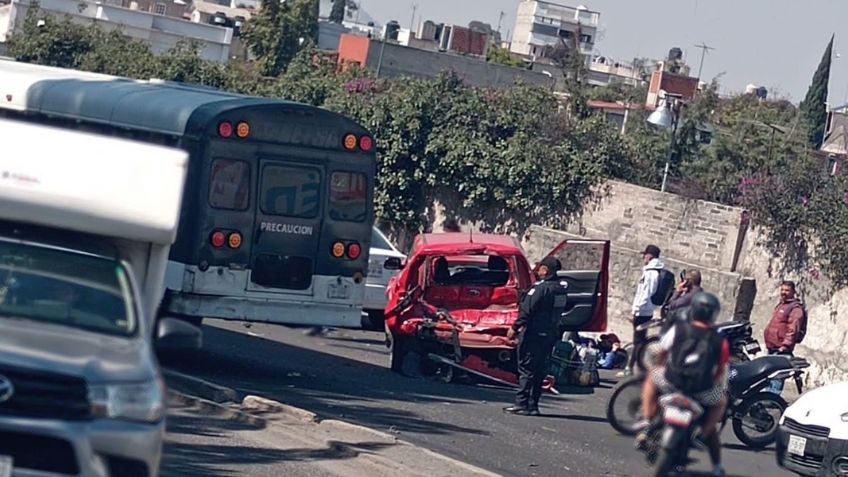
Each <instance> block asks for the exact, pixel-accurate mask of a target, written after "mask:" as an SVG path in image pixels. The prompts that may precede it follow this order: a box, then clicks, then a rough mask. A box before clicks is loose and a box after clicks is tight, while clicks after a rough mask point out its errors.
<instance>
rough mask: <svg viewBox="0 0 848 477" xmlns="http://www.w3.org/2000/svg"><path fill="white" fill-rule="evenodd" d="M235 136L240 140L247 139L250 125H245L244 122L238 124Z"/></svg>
mask: <svg viewBox="0 0 848 477" xmlns="http://www.w3.org/2000/svg"><path fill="white" fill-rule="evenodd" d="M236 136H238V137H240V138H241V139H245V138H247V136H250V124H248V123H246V122H245V121H242V122H240V123H238V125H237V126H236Z"/></svg>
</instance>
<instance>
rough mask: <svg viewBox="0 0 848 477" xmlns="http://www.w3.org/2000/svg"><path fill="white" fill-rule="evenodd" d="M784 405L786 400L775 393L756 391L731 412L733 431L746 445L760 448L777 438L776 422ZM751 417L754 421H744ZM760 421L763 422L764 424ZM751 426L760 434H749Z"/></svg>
mask: <svg viewBox="0 0 848 477" xmlns="http://www.w3.org/2000/svg"><path fill="white" fill-rule="evenodd" d="M786 407H787V404H786V401H784V400H783V398H782V397H780V396H778V395H777V394H774V393H770V392H762V393H757V394H755V395H753V396H751V397H749V398H747V399H745V400H744V401H743V402H742V404H740V405H739V407H738V408H737V410H736V412H734V413H733V433H734V434H736V438H737V439H739V440H740V441H741V442H742V443H743V444H745V445H746V446H748V447H751V448H752V449H762V448H764V447H766V446H768V445H770V444H772V443H773V442H774V441H775V440H776V439H777V429H778V423H779V422H780V416H781V415H783V412H784V411H785V410H786ZM775 413H776V414H775ZM751 419H753V420H754V421H755V422H754V423H753V424H748V423H747V422H746V421H748V420H751ZM757 421H760V422H757ZM760 423H765V426H763V425H761V424H760ZM752 428H753V430H756V431H757V432H759V434H760V435H758V436H756V435H751V434H749V431H750V430H752ZM760 429H763V430H762V431H761V430H760Z"/></svg>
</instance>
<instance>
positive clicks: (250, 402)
mask: <svg viewBox="0 0 848 477" xmlns="http://www.w3.org/2000/svg"><path fill="white" fill-rule="evenodd" d="M241 409H242V410H243V411H245V412H276V413H280V414H285V415H287V416H290V417H293V418H295V419H297V420H299V421H304V422H316V421H317V420H318V416H317V415H316V414H315V413H314V412H311V411H307V410H306V409H301V408H299V407H294V406H289V405H288V404H283V403H281V402H278V401H273V400H271V399H265V398H263V397H259V396H253V395H250V396H246V397H245V398H244V400H242V402H241Z"/></svg>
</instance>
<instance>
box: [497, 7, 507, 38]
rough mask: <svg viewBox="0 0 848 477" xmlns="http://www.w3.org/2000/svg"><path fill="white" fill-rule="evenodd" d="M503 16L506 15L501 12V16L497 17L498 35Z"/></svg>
mask: <svg viewBox="0 0 848 477" xmlns="http://www.w3.org/2000/svg"><path fill="white" fill-rule="evenodd" d="M504 15H506V13H505V12H504V11H503V10H501V14H500V16H498V34H500V32H501V25H502V24H503V19H504Z"/></svg>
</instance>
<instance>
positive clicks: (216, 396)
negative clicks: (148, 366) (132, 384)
mask: <svg viewBox="0 0 848 477" xmlns="http://www.w3.org/2000/svg"><path fill="white" fill-rule="evenodd" d="M162 374H163V375H164V376H165V381H166V382H167V384H168V387H169V388H173V389H175V390H176V391H179V392H181V393H183V394H187V395H192V396H197V397H200V398H202V399H204V400H208V401H212V402H216V403H219V404H223V403H228V402H234V403H235V402H239V398H238V393H237V392H236V390H235V389H232V388H228V387H224V386H220V385H217V384H215V383H210V382H209V381H204V380H202V379H200V378H195V377H194V376H189V375H187V374H183V373H179V372H177V371H172V370H169V369H163V370H162Z"/></svg>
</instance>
